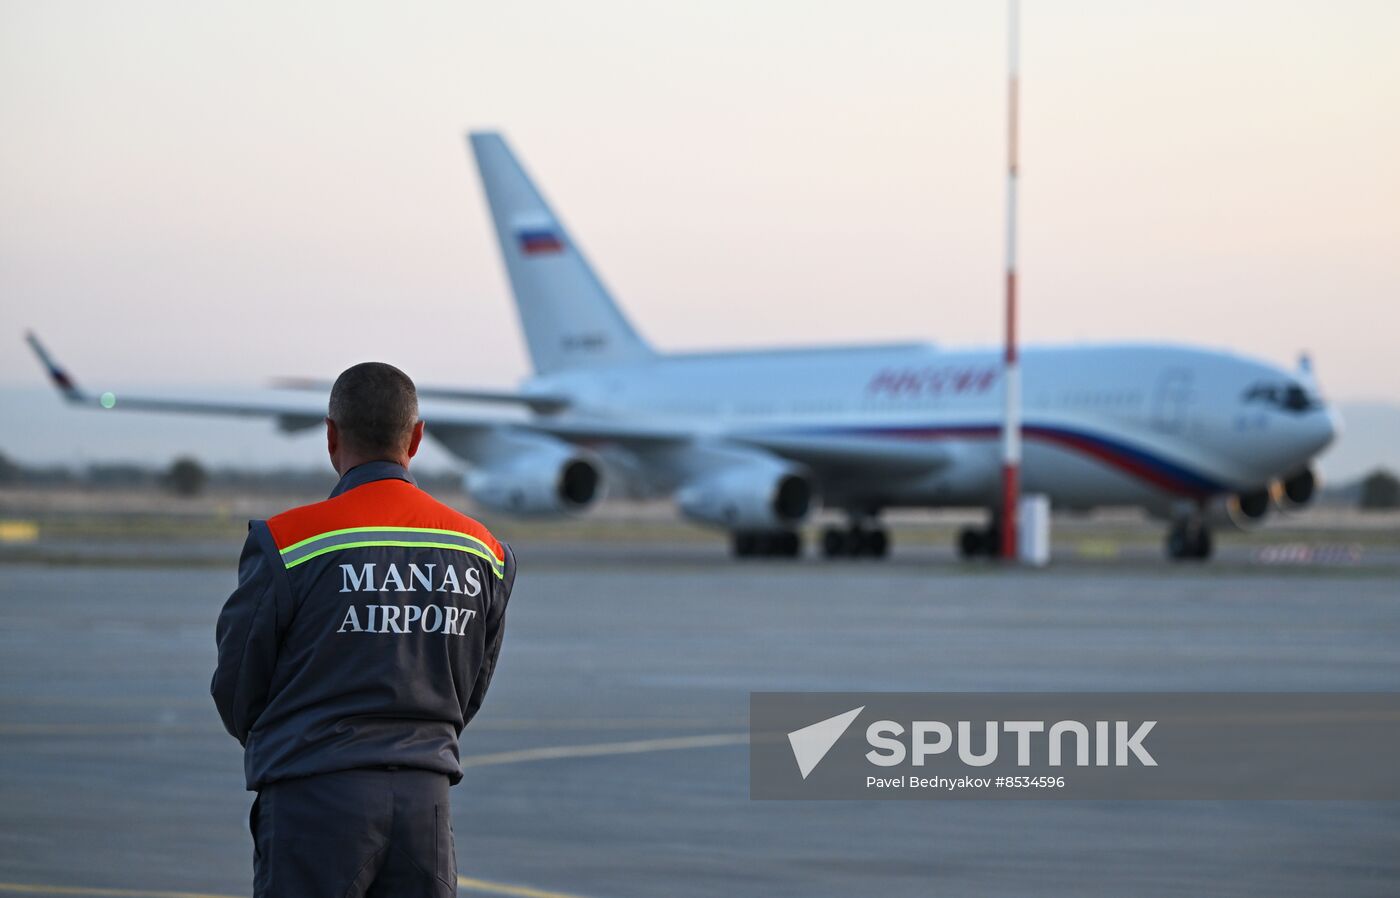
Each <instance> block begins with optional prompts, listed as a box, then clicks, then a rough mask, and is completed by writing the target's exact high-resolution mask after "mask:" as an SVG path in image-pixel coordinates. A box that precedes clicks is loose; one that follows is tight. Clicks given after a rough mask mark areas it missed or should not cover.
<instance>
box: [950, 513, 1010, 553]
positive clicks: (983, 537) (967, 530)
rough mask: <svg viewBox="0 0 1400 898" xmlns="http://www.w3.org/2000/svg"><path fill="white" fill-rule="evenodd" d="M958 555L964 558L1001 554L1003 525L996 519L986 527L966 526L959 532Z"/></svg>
mask: <svg viewBox="0 0 1400 898" xmlns="http://www.w3.org/2000/svg"><path fill="white" fill-rule="evenodd" d="M958 555H959V556H960V557H962V558H967V559H970V558H998V557H1000V556H1001V527H999V526H997V522H996V519H995V518H993V519H992V522H991V523H990V524H988V525H987V526H985V527H964V528H963V529H962V530H960V531H959V532H958Z"/></svg>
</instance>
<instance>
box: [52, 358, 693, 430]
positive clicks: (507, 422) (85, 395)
mask: <svg viewBox="0 0 1400 898" xmlns="http://www.w3.org/2000/svg"><path fill="white" fill-rule="evenodd" d="M25 340H26V342H28V344H29V346H30V348H31V349H32V350H33V351H34V354H35V355H36V356H38V357H39V361H40V362H41V363H42V364H43V366H44V368H45V370H46V371H47V372H48V375H49V380H50V381H52V382H53V385H54V386H55V387H56V388H57V389H58V391H59V393H60V394H61V395H62V396H63V398H64V399H65V400H67V401H68V402H70V403H72V404H73V405H77V406H82V407H87V408H100V409H121V410H127V411H146V412H171V413H176V414H186V415H232V416H237V417H245V418H270V419H272V420H274V421H275V422H276V423H277V426H278V427H279V428H280V429H282V430H283V431H286V432H294V431H298V430H305V429H308V428H312V427H316V426H318V425H319V424H321V422H322V421H324V420H325V417H326V400H325V398H324V395H325V394H324V393H323V394H321V395H318V396H315V397H314V398H313V397H312V396H311V395H307V396H305V397H288V398H287V399H286V400H279V401H242V400H224V399H214V398H211V399H173V398H165V397H154V396H132V395H129V394H126V393H122V394H120V395H118V394H116V393H112V392H104V393H100V394H94V393H89V392H87V391H86V390H83V389H82V388H80V387H79V386H78V384H77V382H76V381H75V380H74V379H73V378H72V376H70V375H69V373H68V371H67V370H66V369H64V368H63V367H61V366H60V365H59V364H58V363H57V362H56V361H54V359H53V356H51V355H50V354H49V352H48V350H47V349H46V348H45V347H44V345H43V344H42V343H40V342H39V339H38V337H36V336H35V335H34V334H33V333H30V334H27V335H26V336H25ZM322 383H324V386H325V389H326V390H327V391H328V390H329V386H330V385H329V383H325V382H322ZM297 386H298V387H301V388H304V389H309V388H311V386H312V382H309V381H299V382H297ZM438 392H447V391H438ZM451 392H453V393H454V395H452V396H450V397H445V398H450V399H456V400H462V399H466V398H468V397H469V396H471V397H472V398H479V397H480V395H483V394H489V391H482V393H480V394H478V393H475V392H474V391H469V390H462V391H451ZM419 393H420V395H423V391H421V390H420V391H419ZM501 395H506V394H501ZM510 395H512V396H514V394H510ZM429 398H431V397H429ZM531 398H532V399H533V398H534V397H531ZM544 399H545V404H546V405H549V404H550V402H551V401H552V400H553V397H544ZM488 401H489V400H488ZM499 401H502V402H511V401H514V398H512V399H504V398H503V399H501V400H499ZM519 404H525V405H528V404H529V403H526V402H523V401H522V402H520V403H519ZM554 407H556V408H557V406H554ZM424 417H425V419H426V420H427V421H428V429H429V431H430V432H431V433H432V434H433V435H434V436H435V437H448V438H449V440H448V441H449V443H450V442H452V441H451V439H450V438H451V436H452V435H453V434H454V433H456V434H463V433H478V432H480V431H482V430H486V429H490V428H497V427H499V428H508V429H516V430H526V431H533V432H536V433H543V434H548V435H550V436H555V437H558V438H559V439H562V440H566V441H568V442H571V443H578V444H580V445H592V444H598V443H618V444H622V445H637V444H655V443H657V442H668V441H674V440H681V439H685V438H687V435H686V434H684V433H678V432H675V431H667V430H657V429H650V428H646V427H639V426H633V425H627V426H624V425H620V424H612V423H609V422H594V421H579V422H573V421H568V420H559V419H546V420H544V421H541V420H538V419H536V420H531V419H525V418H520V419H510V418H495V419H493V418H487V417H483V416H480V415H476V414H472V413H471V412H469V411H466V410H461V409H456V408H451V407H447V406H438V407H434V408H431V409H430V410H429V414H427V415H425V416H424Z"/></svg>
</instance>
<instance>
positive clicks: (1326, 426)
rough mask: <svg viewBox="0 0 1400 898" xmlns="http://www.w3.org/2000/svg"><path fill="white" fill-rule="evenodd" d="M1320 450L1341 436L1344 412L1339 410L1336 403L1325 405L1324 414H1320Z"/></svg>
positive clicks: (1318, 426) (1318, 446) (1318, 445)
mask: <svg viewBox="0 0 1400 898" xmlns="http://www.w3.org/2000/svg"><path fill="white" fill-rule="evenodd" d="M1318 418H1319V421H1318V424H1317V428H1318V434H1317V437H1318V444H1317V448H1318V451H1321V450H1323V449H1325V448H1326V447H1328V446H1330V445H1331V444H1332V441H1333V440H1335V439H1336V438H1337V437H1339V436H1341V433H1342V414H1341V412H1339V411H1337V407H1336V406H1334V405H1327V406H1323V409H1322V414H1321V415H1319V416H1318Z"/></svg>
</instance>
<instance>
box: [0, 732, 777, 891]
mask: <svg viewBox="0 0 1400 898" xmlns="http://www.w3.org/2000/svg"><path fill="white" fill-rule="evenodd" d="M748 741H749V734H748V733H709V734H706V735H702V736H676V737H672V738H665V739H633V740H630V741H627V742H593V743H588V744H585V745H551V746H544V747H541V748H523V749H518V750H515V751H502V752H495V753H493V754H486V755H475V756H472V757H467V758H464V759H463V760H462V766H463V767H490V766H494V765H499V764H524V763H528V762H530V761H549V760H558V759H564V758H598V757H607V756H611V755H635V754H643V753H646V752H653V751H681V750H684V749H692V748H716V747H720V746H726V745H744V744H746V743H747V742H748ZM457 888H458V889H461V890H466V891H468V892H478V893H481V894H485V895H506V896H510V898H579V896H578V895H576V894H573V893H570V892H553V891H549V890H547V889H536V888H532V887H530V886H517V885H511V884H510V883H504V882H492V881H490V880H486V879H475V878H473V877H468V876H459V877H457ZM0 892H5V893H10V894H20V895H71V896H90V898H237V896H235V895H217V894H213V893H210V892H159V891H150V890H147V889H103V888H91V887H81V886H56V885H44V884H41V883H19V882H0Z"/></svg>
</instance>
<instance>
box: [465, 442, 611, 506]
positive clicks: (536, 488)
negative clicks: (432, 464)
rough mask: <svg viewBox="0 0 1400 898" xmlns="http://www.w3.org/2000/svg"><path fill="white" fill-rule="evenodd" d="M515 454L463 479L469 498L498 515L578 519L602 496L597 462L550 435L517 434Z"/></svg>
mask: <svg viewBox="0 0 1400 898" xmlns="http://www.w3.org/2000/svg"><path fill="white" fill-rule="evenodd" d="M512 442H513V444H514V446H513V448H514V451H513V452H512V453H511V454H510V455H509V456H501V455H496V456H495V457H494V458H492V459H491V460H490V461H489V462H487V463H484V464H478V465H476V466H474V467H473V468H472V469H471V470H470V471H468V472H467V475H466V476H465V477H464V478H463V480H462V484H463V486H464V487H465V488H466V490H467V493H468V494H469V495H470V496H471V497H472V498H473V499H474V500H476V501H477V502H480V503H481V504H482V505H485V506H486V507H487V508H490V509H493V510H495V511H501V512H505V513H507V514H513V515H520V516H547V515H559V514H574V513H578V512H581V511H583V510H585V509H586V508H588V507H589V506H590V505H592V504H593V502H594V500H596V499H597V498H598V496H599V494H600V493H601V489H600V487H601V485H602V475H601V466H600V465H599V464H598V462H597V461H596V460H595V459H593V458H591V457H589V456H588V455H587V454H586V453H584V452H581V451H580V450H579V449H577V448H576V447H574V446H570V445H569V444H568V443H564V442H562V441H560V440H555V439H553V438H550V437H546V436H537V435H529V436H526V435H521V434H514V435H512Z"/></svg>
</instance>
